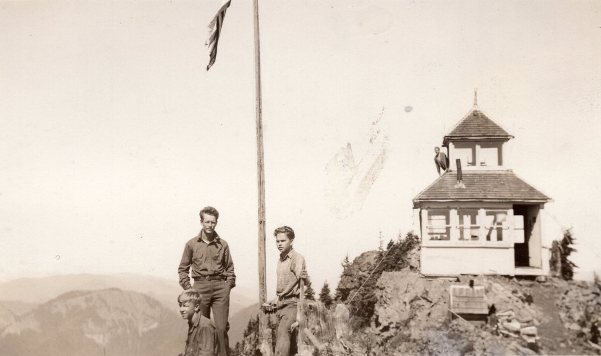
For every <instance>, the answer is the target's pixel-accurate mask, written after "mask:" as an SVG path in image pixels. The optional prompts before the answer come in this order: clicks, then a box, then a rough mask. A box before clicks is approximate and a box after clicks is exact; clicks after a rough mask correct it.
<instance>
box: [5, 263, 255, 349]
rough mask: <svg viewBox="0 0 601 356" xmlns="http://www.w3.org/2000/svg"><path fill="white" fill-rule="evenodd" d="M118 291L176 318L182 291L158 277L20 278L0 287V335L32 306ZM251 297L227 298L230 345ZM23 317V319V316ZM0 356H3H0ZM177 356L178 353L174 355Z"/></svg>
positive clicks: (239, 332) (239, 294) (251, 302)
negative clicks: (152, 301)
mask: <svg viewBox="0 0 601 356" xmlns="http://www.w3.org/2000/svg"><path fill="white" fill-rule="evenodd" d="M110 288H118V289H121V290H126V291H134V292H138V293H141V294H144V295H146V296H149V297H151V298H153V299H156V300H157V301H159V302H160V303H161V304H162V306H163V307H165V308H167V309H168V310H170V311H171V312H172V313H173V314H174V315H175V316H176V317H177V314H176V311H177V308H178V306H177V296H178V295H179V293H180V292H181V290H182V289H181V287H180V286H179V285H178V283H177V279H176V278H174V279H173V280H168V279H165V278H160V277H153V276H143V275H136V274H129V273H123V274H115V275H96V274H70V275H57V276H49V277H39V278H20V279H16V280H12V281H8V282H4V283H0V332H1V330H2V329H3V328H4V327H6V326H8V325H10V324H13V323H14V322H15V321H17V320H19V318H21V317H25V316H26V315H27V314H26V313H25V312H28V311H29V310H30V309H31V308H33V307H34V306H35V305H39V304H42V303H46V302H49V301H51V300H53V299H55V298H57V297H59V296H61V297H64V296H65V293H69V292H72V291H79V292H81V291H86V290H87V291H93V290H102V289H110ZM250 295H252V294H250V293H246V292H245V291H240V292H238V289H237V288H234V289H233V290H232V293H231V295H230V327H231V329H230V332H229V335H230V340H231V343H232V345H231V346H232V347H233V344H234V343H235V342H236V341H238V340H240V338H241V337H242V331H243V330H244V327H245V326H246V323H247V321H248V314H249V311H248V308H249V306H250V305H254V304H256V300H252V299H251V298H250V297H249V296H250ZM23 314H25V315H23ZM0 355H1V356H4V354H2V353H0ZM176 355H177V353H176Z"/></svg>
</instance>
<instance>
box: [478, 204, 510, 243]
mask: <svg viewBox="0 0 601 356" xmlns="http://www.w3.org/2000/svg"><path fill="white" fill-rule="evenodd" d="M485 219H486V220H485V223H484V228H485V229H486V241H503V235H504V232H503V231H504V230H506V229H507V226H506V225H507V224H506V221H507V211H504V210H503V211H495V210H488V211H486V217H485Z"/></svg>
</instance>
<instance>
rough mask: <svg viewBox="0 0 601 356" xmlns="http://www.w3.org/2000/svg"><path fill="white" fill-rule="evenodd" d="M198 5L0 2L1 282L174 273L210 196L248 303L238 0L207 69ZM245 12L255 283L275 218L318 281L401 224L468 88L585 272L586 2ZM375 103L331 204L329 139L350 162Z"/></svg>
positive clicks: (591, 252) (595, 55)
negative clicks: (258, 56)
mask: <svg viewBox="0 0 601 356" xmlns="http://www.w3.org/2000/svg"><path fill="white" fill-rule="evenodd" d="M210 8H211V6H210V5H209V2H198V1H144V2H136V1H123V2H121V1H120V2H109V1H106V2H95V1H94V2H93V1H83V2H79V1H78V2H74V1H54V2H43V1H39V2H38V1H31V2H21V1H10V2H9V1H2V2H0V48H1V49H2V53H3V55H2V56H0V152H2V157H3V159H2V162H1V163H0V185H1V187H2V188H0V216H2V219H1V220H0V251H1V258H0V281H3V282H8V281H11V280H15V279H19V278H24V277H50V276H56V275H71V274H80V273H86V274H101V275H112V274H119V273H128V274H134V275H140V276H149V277H153V278H161V279H164V280H169V281H172V282H175V281H176V279H177V275H176V268H177V265H178V262H179V259H180V256H181V252H182V249H183V245H184V243H185V242H186V241H187V240H188V239H189V238H191V237H192V236H194V235H195V234H196V233H197V232H198V230H199V222H198V211H199V209H200V208H202V207H203V206H205V205H212V206H215V207H217V208H218V209H219V211H220V213H221V217H220V220H219V226H218V227H217V230H218V231H219V233H220V235H221V236H222V237H223V238H224V239H226V240H227V241H228V242H229V244H230V246H231V252H232V256H233V259H234V261H235V266H236V272H237V275H238V287H237V288H236V289H235V290H234V292H236V293H238V295H240V296H245V297H247V298H246V299H245V303H247V304H246V305H248V304H250V303H252V302H254V301H255V299H257V298H256V297H255V295H257V288H258V287H257V257H256V255H257V248H256V245H257V243H256V240H257V232H256V229H257V228H256V216H257V198H256V195H257V193H256V148H255V147H256V146H255V121H254V115H255V111H254V110H255V108H254V105H255V100H254V99H255V93H254V64H253V47H252V46H253V38H252V9H251V2H247V1H234V2H233V3H232V6H231V7H230V9H229V10H228V12H227V15H226V19H225V24H224V27H223V33H222V37H221V40H220V44H219V54H218V58H217V63H216V64H215V66H214V67H213V68H212V69H211V71H210V72H206V71H205V66H206V63H207V61H208V54H207V52H206V50H205V48H204V46H203V44H204V41H205V39H206V32H207V30H206V24H207V23H208V21H209V17H210V16H211V15H212V14H211V13H210ZM260 10H261V41H262V43H261V44H262V70H263V72H262V74H263V85H264V87H263V97H264V99H263V105H264V126H265V132H264V135H265V160H266V163H265V169H266V196H267V230H268V256H267V264H268V266H269V268H268V271H267V275H268V290H269V292H270V294H271V295H273V294H274V288H275V285H274V277H275V268H274V267H275V261H276V256H277V255H276V252H277V251H276V249H275V247H274V246H273V244H272V240H271V239H270V238H271V234H269V232H270V231H272V230H273V229H274V228H275V227H277V226H280V225H284V224H285V225H290V226H292V227H293V228H294V229H295V231H296V232H297V236H298V238H297V240H296V241H295V248H296V249H298V250H299V251H300V252H301V253H302V254H304V256H305V257H306V260H307V264H308V270H309V273H310V275H311V276H312V278H313V280H314V283H315V284H316V285H317V286H318V287H320V286H321V285H322V284H323V282H324V281H326V280H327V281H329V282H330V284H335V283H336V281H337V280H338V276H339V274H340V272H341V267H340V262H341V260H342V259H343V258H344V257H345V255H347V254H348V255H349V256H350V257H351V258H352V257H353V256H355V255H357V254H358V253H360V252H362V251H365V250H368V249H375V248H377V247H378V244H379V243H380V236H382V239H383V240H384V241H385V242H387V241H388V240H390V239H393V238H396V237H397V236H398V235H399V234H404V233H406V232H408V231H411V230H416V231H417V229H418V226H419V222H418V220H417V219H416V217H417V216H416V214H414V212H413V210H412V203H411V199H412V198H413V197H414V196H415V195H416V194H417V193H419V191H420V190H421V189H423V188H424V187H425V185H426V184H428V183H429V182H431V181H432V180H433V179H434V178H435V177H436V176H437V173H436V170H435V167H434V163H433V147H434V146H437V145H440V144H441V143H442V137H443V136H444V134H445V133H447V132H448V131H450V130H451V128H452V127H453V125H454V124H455V123H457V121H459V120H460V119H461V118H462V117H463V116H464V115H465V114H466V113H467V112H468V111H469V110H470V109H471V107H472V105H473V91H474V88H478V104H479V108H480V109H481V110H482V111H483V112H485V113H486V114H487V115H488V116H489V117H490V118H492V119H493V120H495V121H496V122H497V123H499V125H501V126H502V127H503V128H505V129H506V130H507V131H508V132H509V133H511V134H513V135H514V136H515V137H516V138H515V139H514V140H512V141H511V142H510V143H509V150H508V151H507V165H508V166H509V167H512V168H513V169H514V170H515V172H516V173H517V174H519V175H520V176H521V177H523V178H524V179H525V180H526V181H528V182H531V183H532V184H533V185H534V186H535V187H537V188H538V189H540V190H541V191H543V192H544V193H546V194H548V195H549V196H551V197H552V198H553V199H554V201H553V203H551V204H548V205H547V207H546V208H545V213H544V216H543V217H544V222H543V224H544V241H545V242H546V244H547V245H550V241H551V240H552V239H556V238H559V237H560V236H561V231H562V228H564V227H573V232H574V235H575V237H576V248H577V249H578V252H577V253H576V255H575V256H574V261H575V262H576V263H577V264H578V265H579V267H580V270H579V271H580V273H581V276H583V277H587V276H589V275H590V272H591V271H593V270H599V269H601V264H600V263H601V262H599V261H601V242H599V239H598V238H597V236H596V234H597V232H598V231H599V229H600V228H601V222H600V221H601V220H600V219H599V213H598V212H597V210H598V209H597V204H598V200H599V198H600V197H601V190H600V189H601V188H600V186H599V184H598V182H599V179H601V166H600V165H599V164H598V163H597V160H598V159H599V157H600V154H601V153H600V152H601V143H600V141H599V139H598V136H599V133H600V132H601V121H600V120H599V118H600V117H601V84H600V83H601V66H599V65H598V63H599V57H600V56H601V21H600V20H599V19H600V15H601V3H599V2H598V1H579V2H571V1H544V2H543V1H531V2H523V1H502V2H501V1H453V2H447V1H378V2H373V1H349V0H344V1H342V0H340V1H333V0H331V1H286V2H278V1H262V2H261V7H260ZM383 108H384V110H383V112H382V109H383ZM380 115H381V120H379V121H378V123H377V125H378V126H377V127H378V130H380V134H381V135H385V136H386V140H387V146H386V159H385V161H384V164H383V166H382V167H381V171H380V172H379V174H378V175H377V177H376V179H375V180H374V181H373V185H371V186H370V187H369V189H368V191H367V193H368V194H367V195H366V196H365V198H364V200H361V201H360V203H359V204H357V205H356V206H353V207H352V209H351V210H350V211H349V212H348V213H347V214H345V215H344V216H340V215H339V214H336V213H335V212H334V211H333V210H332V206H335V205H336V204H337V203H340V202H336V201H334V202H332V201H331V199H330V198H331V197H330V198H328V188H329V187H330V188H331V183H332V182H335V181H336V179H335V177H334V178H333V177H331V174H330V173H329V172H328V171H327V170H326V166H327V165H328V162H330V161H331V160H332V158H333V157H334V156H335V155H336V154H337V152H338V151H339V150H340V149H341V148H343V147H346V146H347V143H350V144H351V146H352V150H353V153H354V155H355V160H359V159H360V158H361V157H369V152H370V150H371V149H373V148H372V147H371V146H370V142H369V138H370V130H373V128H374V124H373V123H374V121H377V120H378V117H379V116H380ZM380 233H381V235H380ZM140 278H142V277H140ZM144 278H146V277H144ZM173 288H174V289H175V291H174V294H175V295H177V292H178V287H177V285H176V284H173ZM241 298H242V297H241ZM39 302H42V301H39Z"/></svg>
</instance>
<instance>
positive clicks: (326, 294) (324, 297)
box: [319, 281, 333, 308]
mask: <svg viewBox="0 0 601 356" xmlns="http://www.w3.org/2000/svg"><path fill="white" fill-rule="evenodd" d="M319 300H320V301H321V302H322V303H323V305H325V306H326V308H329V307H330V306H331V305H332V303H333V300H332V296H331V295H330V286H329V285H328V281H325V282H324V283H323V287H322V288H321V292H319Z"/></svg>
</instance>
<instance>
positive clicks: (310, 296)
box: [305, 284, 315, 300]
mask: <svg viewBox="0 0 601 356" xmlns="http://www.w3.org/2000/svg"><path fill="white" fill-rule="evenodd" d="M305 299H307V300H315V290H313V287H312V286H311V285H310V284H309V285H308V286H307V289H305Z"/></svg>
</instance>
